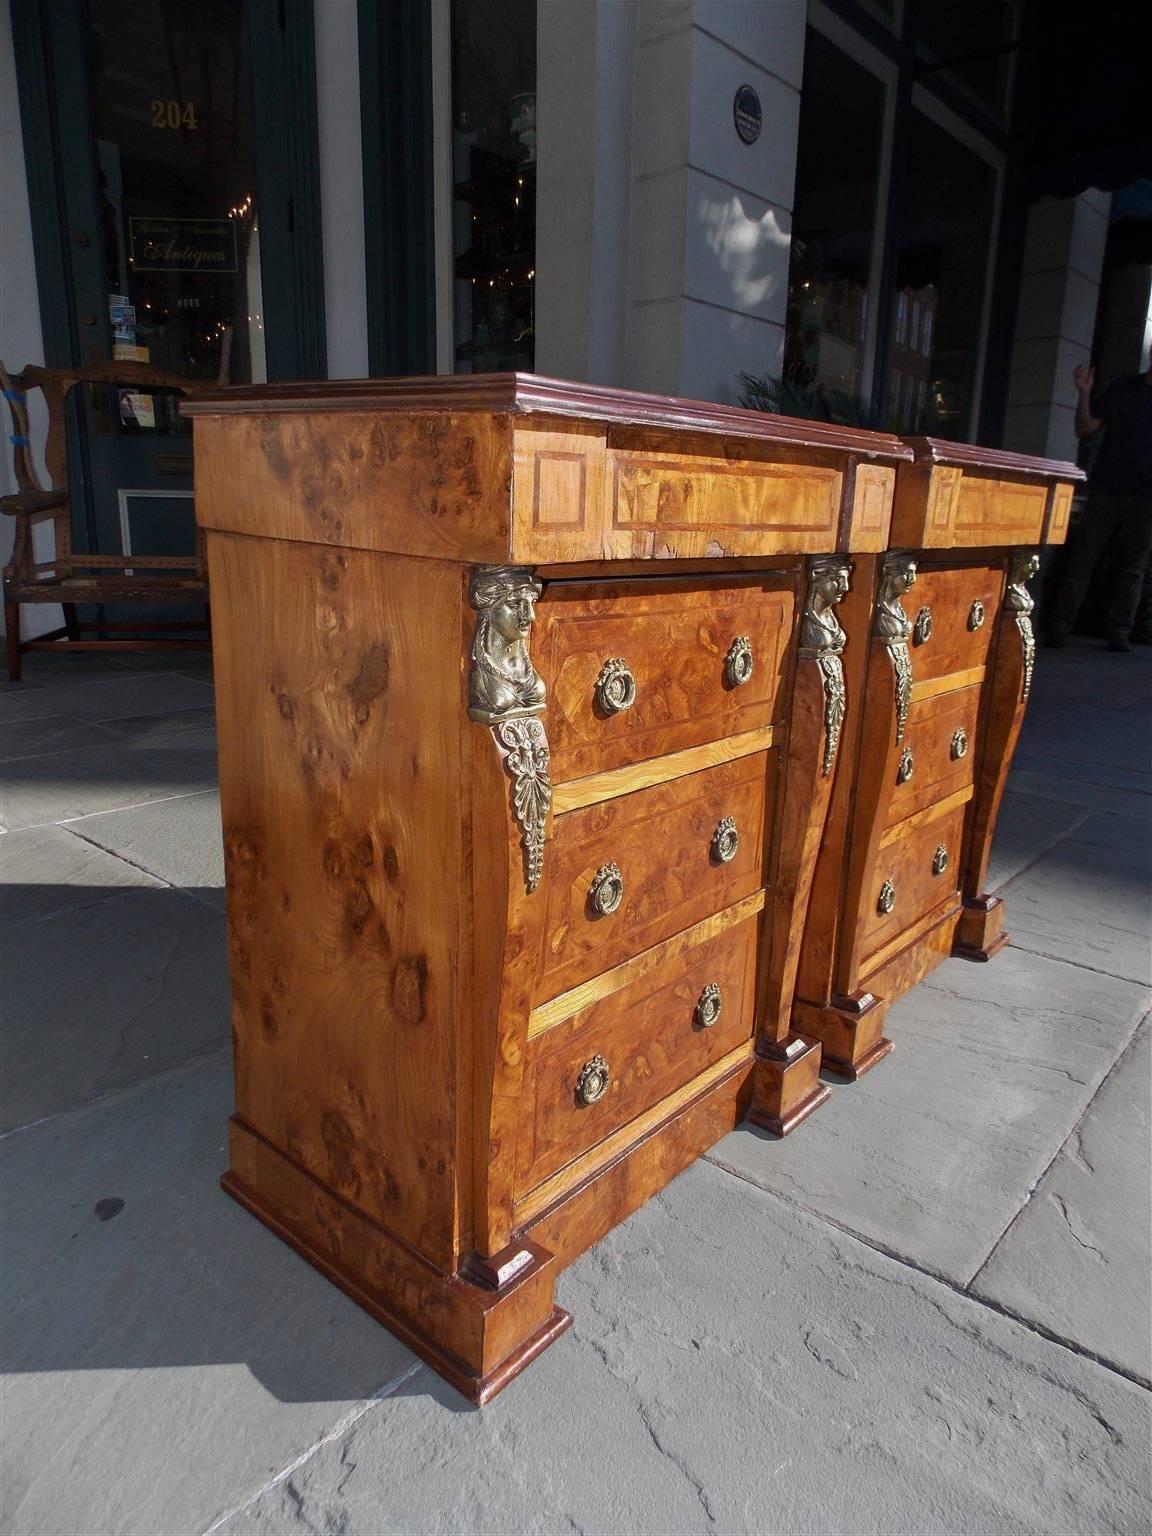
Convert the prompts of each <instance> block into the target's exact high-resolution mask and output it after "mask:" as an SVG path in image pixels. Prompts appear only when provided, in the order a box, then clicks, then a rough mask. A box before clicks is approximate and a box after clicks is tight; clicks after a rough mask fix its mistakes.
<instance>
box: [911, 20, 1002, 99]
mask: <svg viewBox="0 0 1152 1536" xmlns="http://www.w3.org/2000/svg"><path fill="white" fill-rule="evenodd" d="M1015 12H1016V7H1015V5H1014V3H1013V0H964V3H963V4H962V5H961V4H946V3H943V0H913V14H912V30H913V34H914V36H915V38H916V42H917V44H918V45H919V46H920V48H921V52H922V55H923V59H924V62H923V64H922V66H921V71H920V73H921V78H922V79H924V80H926V81H931V79H932V78H933V77H934V76H938V75H939V74H943V76H944V77H945V78H946V79H949V80H951V81H953V82H957V83H959V84H960V85H961V86H962V87H964V88H965V89H966V90H967V91H968V92H969V94H970V95H972V96H974V97H976V98H977V100H979V101H980V102H981V104H982V105H984V106H986V107H991V108H992V109H993V110H994V111H995V112H996V113H997V114H999V115H1000V116H1004V115H1005V113H1006V112H1007V107H1008V91H1009V87H1010V85H1011V79H1012V57H1013V55H1012V49H1011V43H1012V38H1013V36H1014V34H1015V29H1016V14H1015Z"/></svg>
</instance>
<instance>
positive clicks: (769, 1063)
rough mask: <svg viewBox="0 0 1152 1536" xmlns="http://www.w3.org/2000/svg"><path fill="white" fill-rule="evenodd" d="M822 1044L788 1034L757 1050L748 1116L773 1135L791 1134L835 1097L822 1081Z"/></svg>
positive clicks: (754, 1123)
mask: <svg viewBox="0 0 1152 1536" xmlns="http://www.w3.org/2000/svg"><path fill="white" fill-rule="evenodd" d="M820 1055H821V1051H820V1045H819V1042H818V1041H815V1040H803V1039H801V1037H800V1036H799V1035H788V1036H786V1037H785V1039H783V1040H771V1041H765V1042H763V1043H762V1044H761V1045H759V1046H758V1047H757V1049H756V1073H755V1078H754V1094H753V1100H752V1106H751V1108H750V1109H749V1111H748V1119H749V1120H750V1121H751V1122H752V1124H753V1125H758V1126H759V1127H760V1129H761V1130H764V1131H768V1132H769V1133H770V1134H771V1135H773V1136H787V1134H788V1132H789V1131H793V1130H795V1129H796V1127H797V1126H798V1125H800V1124H802V1123H803V1122H804V1121H805V1120H807V1118H808V1116H809V1115H811V1114H813V1113H815V1111H816V1110H818V1109H819V1108H820V1106H821V1104H826V1103H827V1102H828V1100H829V1099H830V1098H831V1097H832V1095H831V1093H830V1092H829V1090H828V1089H827V1088H826V1087H825V1086H824V1084H823V1083H822V1082H821V1081H820Z"/></svg>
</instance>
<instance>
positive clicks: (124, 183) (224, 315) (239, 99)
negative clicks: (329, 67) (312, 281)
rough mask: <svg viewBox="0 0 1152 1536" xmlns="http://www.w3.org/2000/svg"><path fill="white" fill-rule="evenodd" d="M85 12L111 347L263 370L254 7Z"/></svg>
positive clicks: (155, 3) (123, 7)
mask: <svg viewBox="0 0 1152 1536" xmlns="http://www.w3.org/2000/svg"><path fill="white" fill-rule="evenodd" d="M87 16H88V25H89V55H90V66H89V85H90V90H91V99H92V131H93V135H94V138H95V149H96V159H97V164H98V173H99V188H100V210H101V219H102V226H101V232H100V238H101V240H102V243H103V257H104V273H105V286H106V290H107V302H108V308H109V318H110V320H111V324H112V336H113V349H114V352H115V355H116V356H117V357H118V358H122V359H129V360H133V361H137V362H142V363H150V364H151V365H152V366H153V367H157V368H164V369H167V370H168V371H170V372H172V373H179V374H182V375H183V376H185V377H186V378H193V379H208V380H212V381H214V382H219V383H224V384H241V383H248V382H250V381H251V380H260V379H263V378H264V377H265V370H264V331H263V315H262V313H261V308H262V306H261V298H260V244H259V234H258V226H257V209H256V204H255V190H256V172H255V159H254V155H253V148H252V101H251V94H250V87H249V58H248V37H247V28H246V26H245V9H244V7H243V6H240V5H236V4H234V3H232V0H200V3H199V4H197V5H192V6H190V5H187V4H184V3H182V0H88V7H87ZM141 398H145V399H147V400H151V398H152V397H150V396H149V397H141ZM157 399H158V400H159V399H160V397H157ZM169 407H170V408H171V402H169ZM152 409H153V407H152V406H148V412H149V419H148V420H147V423H146V424H147V425H149V426H152V425H155V424H156V423H155V422H154V421H152V420H151V411H152Z"/></svg>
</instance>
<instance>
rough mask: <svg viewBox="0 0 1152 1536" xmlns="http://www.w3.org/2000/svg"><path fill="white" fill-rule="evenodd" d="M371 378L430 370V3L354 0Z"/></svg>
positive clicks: (433, 364) (432, 290)
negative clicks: (357, 41) (358, 68)
mask: <svg viewBox="0 0 1152 1536" xmlns="http://www.w3.org/2000/svg"><path fill="white" fill-rule="evenodd" d="M357 23H358V29H359V36H360V121H361V146H362V155H363V162H364V262H365V270H366V273H367V279H368V281H367V298H368V372H369V373H370V374H372V375H373V376H374V377H380V376H381V375H387V374H415V373H435V371H436V271H435V256H434V234H433V230H434V225H433V204H434V185H433V181H434V165H433V154H432V140H433V106H432V19H431V9H430V5H429V0H358V4H357Z"/></svg>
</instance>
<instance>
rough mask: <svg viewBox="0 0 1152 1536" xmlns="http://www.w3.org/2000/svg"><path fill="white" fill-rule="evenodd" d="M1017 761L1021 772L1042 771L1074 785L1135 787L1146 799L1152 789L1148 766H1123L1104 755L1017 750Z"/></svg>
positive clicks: (1014, 760) (1138, 793)
mask: <svg viewBox="0 0 1152 1536" xmlns="http://www.w3.org/2000/svg"><path fill="white" fill-rule="evenodd" d="M1013 763H1014V765H1015V768H1016V771H1017V772H1019V773H1042V774H1046V775H1047V776H1048V777H1049V778H1058V779H1061V780H1062V781H1063V782H1065V783H1067V784H1069V785H1071V786H1076V785H1079V784H1092V785H1099V786H1100V787H1101V788H1105V789H1123V790H1131V791H1132V793H1133V794H1137V795H1143V796H1145V799H1146V803H1147V796H1148V794H1149V791H1150V789H1152V775H1150V774H1149V773H1148V772H1147V770H1145V769H1135V768H1119V767H1117V766H1116V765H1115V764H1114V763H1110V762H1107V761H1104V760H1103V759H1101V760H1099V761H1096V762H1093V761H1092V760H1091V759H1087V758H1085V759H1074V758H1063V757H1059V756H1057V755H1056V754H1055V753H1052V752H1029V751H1027V750H1022V751H1019V752H1017V753H1016V756H1015V757H1014V758H1013Z"/></svg>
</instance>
